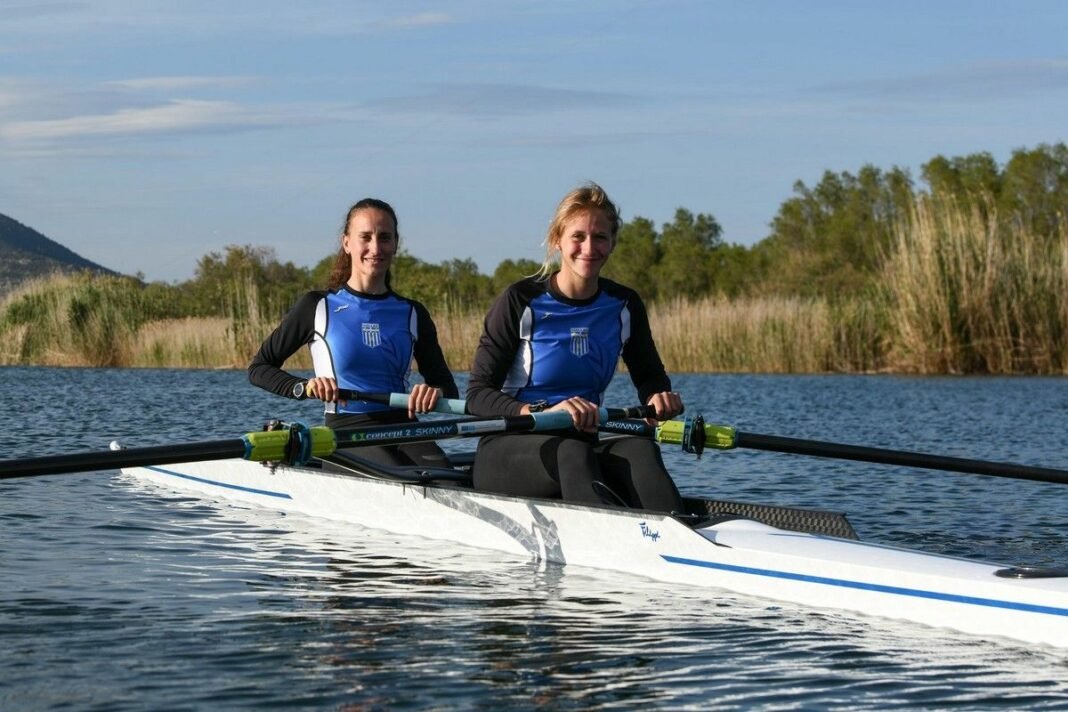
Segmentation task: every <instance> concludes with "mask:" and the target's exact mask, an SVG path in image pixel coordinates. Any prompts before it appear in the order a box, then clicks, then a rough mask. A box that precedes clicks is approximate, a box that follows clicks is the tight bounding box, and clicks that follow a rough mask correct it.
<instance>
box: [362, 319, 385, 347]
mask: <svg viewBox="0 0 1068 712" xmlns="http://www.w3.org/2000/svg"><path fill="white" fill-rule="evenodd" d="M362 328H363V345H364V346H366V347H367V348H369V349H373V348H376V347H378V346H381V345H382V330H381V328H380V327H379V325H378V324H371V323H364V325H363V327H362Z"/></svg>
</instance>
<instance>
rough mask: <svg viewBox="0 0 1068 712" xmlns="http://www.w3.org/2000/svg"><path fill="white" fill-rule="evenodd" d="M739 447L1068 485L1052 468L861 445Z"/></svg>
mask: <svg viewBox="0 0 1068 712" xmlns="http://www.w3.org/2000/svg"><path fill="white" fill-rule="evenodd" d="M735 447H744V448H749V449H751V450H768V451H771V452H785V453H793V454H795V455H811V456H814V457H833V458H837V459H840V460H855V461H858V462H874V463H879V464H884V465H904V466H907V467H922V468H925V469H928V470H945V471H947V472H967V473H970V474H975V475H990V476H992V477H1007V478H1010V479H1017V480H1034V481H1036V482H1055V483H1057V484H1068V471H1065V470H1055V469H1051V468H1048V467H1031V466H1029V465H1018V464H1016V463H1011V462H988V461H986V460H969V459H966V458H960V457H943V456H941V455H929V454H926V453H922V452H907V451H904V450H884V449H881V448H873V447H861V446H859V445H843V444H840V443H828V442H821V441H819V440H799V439H797V438H784V437H780V436H777V435H760V434H759V433H743V432H738V433H736V436H735Z"/></svg>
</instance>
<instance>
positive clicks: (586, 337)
mask: <svg viewBox="0 0 1068 712" xmlns="http://www.w3.org/2000/svg"><path fill="white" fill-rule="evenodd" d="M589 352H590V330H589V329H588V328H586V327H585V326H581V327H577V328H575V329H572V330H571V353H573V354H575V355H576V356H578V357H579V358H582V357H583V356H585V355H586V354H588V353H589Z"/></svg>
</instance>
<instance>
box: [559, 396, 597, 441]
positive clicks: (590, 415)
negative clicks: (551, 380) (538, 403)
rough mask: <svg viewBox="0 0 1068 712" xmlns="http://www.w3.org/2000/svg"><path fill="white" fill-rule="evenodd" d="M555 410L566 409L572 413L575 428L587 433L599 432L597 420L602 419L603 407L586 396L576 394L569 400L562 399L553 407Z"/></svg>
mask: <svg viewBox="0 0 1068 712" xmlns="http://www.w3.org/2000/svg"><path fill="white" fill-rule="evenodd" d="M549 410H550V411H553V410H566V411H567V412H568V413H570V414H571V422H572V423H574V424H575V430H581V431H583V432H587V433H596V432H597V421H598V420H599V419H600V410H601V407H600V406H599V405H597V404H596V403H591V402H589V401H588V400H586V399H585V398H581V397H579V396H574V397H573V398H568V399H567V400H563V401H560V402H559V403H557V404H556V405H554V406H553V407H552V408H549Z"/></svg>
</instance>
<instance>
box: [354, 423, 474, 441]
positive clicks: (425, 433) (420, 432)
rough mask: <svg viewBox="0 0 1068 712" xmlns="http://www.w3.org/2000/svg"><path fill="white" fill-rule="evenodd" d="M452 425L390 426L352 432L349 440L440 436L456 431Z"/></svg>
mask: <svg viewBox="0 0 1068 712" xmlns="http://www.w3.org/2000/svg"><path fill="white" fill-rule="evenodd" d="M456 432H457V431H456V428H455V427H454V426H453V425H415V426H402V427H397V428H390V429H389V430H382V431H379V432H377V433H359V432H357V433H352V434H351V435H350V436H349V441H350V442H373V441H375V440H392V439H394V438H414V437H429V438H431V439H433V438H440V437H444V436H446V435H453V434H454V433H456Z"/></svg>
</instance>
